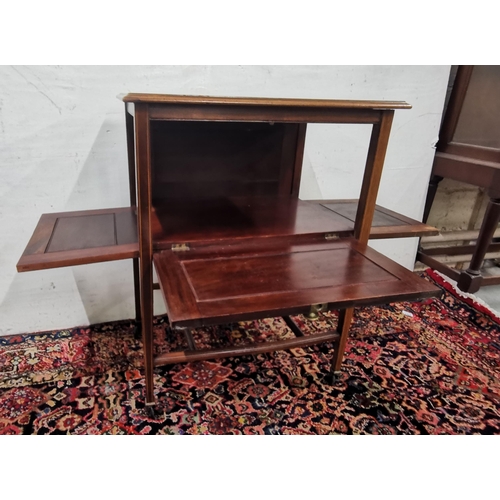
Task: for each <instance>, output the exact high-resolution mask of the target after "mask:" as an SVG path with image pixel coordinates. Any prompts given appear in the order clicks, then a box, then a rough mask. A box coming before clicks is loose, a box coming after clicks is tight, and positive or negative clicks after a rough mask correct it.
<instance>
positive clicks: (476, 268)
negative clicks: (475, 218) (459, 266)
mask: <svg viewBox="0 0 500 500" xmlns="http://www.w3.org/2000/svg"><path fill="white" fill-rule="evenodd" d="M499 220H500V198H491V199H490V201H489V203H488V208H487V209H486V213H485V214H484V219H483V223H482V225H481V230H480V232H479V237H478V239H477V243H476V247H475V249H474V254H473V255H472V260H471V261H470V264H469V268H468V269H467V270H466V271H463V272H462V273H460V277H459V278H458V283H457V284H458V288H460V290H463V291H464V292H468V293H475V292H477V291H478V290H479V288H481V283H482V281H483V277H482V276H481V266H482V265H483V261H484V256H485V255H486V251H487V250H488V247H489V246H490V244H491V240H492V238H493V233H494V232H495V231H496V229H497V227H498V222H499Z"/></svg>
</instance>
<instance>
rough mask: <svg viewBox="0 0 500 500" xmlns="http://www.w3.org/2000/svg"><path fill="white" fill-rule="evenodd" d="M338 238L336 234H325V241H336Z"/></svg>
mask: <svg viewBox="0 0 500 500" xmlns="http://www.w3.org/2000/svg"><path fill="white" fill-rule="evenodd" d="M339 238H340V236H339V235H338V234H337V233H325V240H338V239H339Z"/></svg>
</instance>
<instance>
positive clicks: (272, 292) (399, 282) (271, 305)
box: [153, 237, 439, 327]
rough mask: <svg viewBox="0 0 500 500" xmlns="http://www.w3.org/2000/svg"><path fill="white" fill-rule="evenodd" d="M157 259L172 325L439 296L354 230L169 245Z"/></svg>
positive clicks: (157, 270)
mask: <svg viewBox="0 0 500 500" xmlns="http://www.w3.org/2000/svg"><path fill="white" fill-rule="evenodd" d="M153 260H154V264H155V268H156V272H157V275H158V280H159V283H160V288H161V289H162V292H163V295H164V298H165V302H166V306H167V311H168V315H169V321H170V323H171V325H172V326H181V327H184V326H186V327H187V326H194V327H198V326H203V325H207V324H217V323H227V322H231V321H242V320H247V319H257V318H264V317H274V316H282V315H286V314H297V313H304V312H307V311H308V310H309V308H310V306H311V304H328V308H329V309H337V308H339V309H342V308H346V307H353V306H357V305H371V304H379V303H389V302H391V301H394V300H397V301H401V300H417V299H420V298H423V297H430V296H435V295H437V294H438V293H439V290H438V289H437V288H436V287H435V286H434V285H432V284H430V283H428V282H427V281H425V280H422V279H421V278H420V277H418V276H417V275H415V274H414V273H412V272H411V271H409V270H407V269H405V268H403V267H402V266H400V265H399V264H396V263H395V262H393V261H391V260H390V259H388V258H386V257H384V256H383V255H381V254H380V253H378V252H376V251H375V250H372V249H371V248H368V247H366V246H363V245H361V244H359V243H358V242H357V241H356V240H354V239H352V238H344V239H342V240H338V241H333V242H332V241H325V240H324V239H321V238H319V237H316V238H311V240H310V241H309V242H308V243H305V242H303V243H296V242H288V243H286V242H283V241H278V240H275V239H274V240H267V241H266V240H263V239H260V240H259V242H258V243H257V242H251V243H250V244H249V243H248V242H243V241H241V242H237V243H233V244H229V243H225V244H221V245H215V244H214V245H208V246H201V247H198V248H193V249H190V250H187V251H174V250H164V251H162V252H159V253H156V254H155V255H154V258H153Z"/></svg>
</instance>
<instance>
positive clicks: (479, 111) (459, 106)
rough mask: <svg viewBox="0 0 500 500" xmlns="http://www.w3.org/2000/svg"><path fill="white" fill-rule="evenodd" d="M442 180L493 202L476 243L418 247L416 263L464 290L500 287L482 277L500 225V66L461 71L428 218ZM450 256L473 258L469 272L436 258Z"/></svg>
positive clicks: (446, 124)
mask: <svg viewBox="0 0 500 500" xmlns="http://www.w3.org/2000/svg"><path fill="white" fill-rule="evenodd" d="M443 178H449V179H454V180H456V181H460V182H464V183H467V184H471V185H473V186H478V187H480V188H483V189H484V190H485V191H486V193H487V195H488V197H489V198H490V199H489V203H488V207H487V210H486V213H485V215H484V218H483V222H482V226H481V230H480V232H479V236H478V238H477V241H476V243H475V244H474V245H461V246H454V247H453V248H445V247H443V248H439V247H438V248H432V249H428V250H426V249H420V251H419V252H418V254H417V259H418V260H420V261H421V262H422V263H424V264H426V265H428V266H429V267H432V268H434V269H437V270H438V271H441V272H442V273H444V274H446V275H447V276H449V277H450V278H452V279H454V280H456V281H457V284H458V287H459V288H460V289H461V290H463V291H465V292H471V293H474V292H477V291H478V290H479V288H480V287H481V286H484V285H496V284H500V277H498V276H489V277H483V276H482V275H481V266H482V264H483V261H484V258H485V255H486V252H487V251H488V249H489V248H493V247H494V246H495V245H494V244H493V245H492V238H493V234H494V232H495V230H496V228H497V226H498V222H499V221H500V66H459V67H458V71H457V75H456V77H455V82H454V84H453V90H452V93H451V95H450V100H449V103H448V106H447V109H446V112H445V115H444V118H443V123H442V126H441V130H440V133H439V142H438V144H437V152H436V156H435V159H434V164H433V167H432V177H431V180H430V183H429V191H428V195H427V200H426V206H425V212H424V220H427V218H428V216H429V213H430V210H431V206H432V203H433V201H434V197H435V194H436V190H437V187H438V184H439V182H440V181H441V180H442V179H443ZM496 247H497V248H498V245H496ZM451 253H452V254H454V255H467V254H472V260H471V262H470V264H469V267H468V269H467V270H465V271H461V272H460V271H458V270H456V269H453V268H451V267H449V266H447V265H445V264H443V263H441V262H439V261H438V260H436V258H434V256H435V255H447V254H451Z"/></svg>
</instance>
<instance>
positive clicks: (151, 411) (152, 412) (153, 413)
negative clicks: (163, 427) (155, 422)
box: [146, 405, 156, 418]
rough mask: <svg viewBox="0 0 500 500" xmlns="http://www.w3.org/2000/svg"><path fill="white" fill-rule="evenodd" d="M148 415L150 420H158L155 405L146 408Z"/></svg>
mask: <svg viewBox="0 0 500 500" xmlns="http://www.w3.org/2000/svg"><path fill="white" fill-rule="evenodd" d="M146 413H147V415H148V417H149V418H156V411H155V407H154V405H147V406H146Z"/></svg>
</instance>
